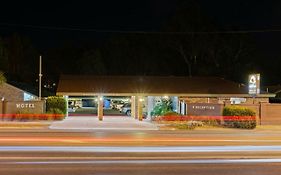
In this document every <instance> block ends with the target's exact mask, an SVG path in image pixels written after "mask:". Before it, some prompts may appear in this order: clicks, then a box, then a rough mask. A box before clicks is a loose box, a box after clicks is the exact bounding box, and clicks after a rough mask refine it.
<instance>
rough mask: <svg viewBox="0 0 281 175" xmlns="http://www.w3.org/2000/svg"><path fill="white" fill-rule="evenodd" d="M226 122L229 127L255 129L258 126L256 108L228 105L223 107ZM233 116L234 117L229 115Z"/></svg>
mask: <svg viewBox="0 0 281 175" xmlns="http://www.w3.org/2000/svg"><path fill="white" fill-rule="evenodd" d="M223 116H227V117H224V124H225V126H227V127H232V128H243V129H254V128H255V127H256V126H257V122H256V117H255V116H256V113H255V111H254V110H252V109H249V108H246V107H242V106H235V105H233V106H226V107H224V109H223ZM229 116H232V117H229Z"/></svg>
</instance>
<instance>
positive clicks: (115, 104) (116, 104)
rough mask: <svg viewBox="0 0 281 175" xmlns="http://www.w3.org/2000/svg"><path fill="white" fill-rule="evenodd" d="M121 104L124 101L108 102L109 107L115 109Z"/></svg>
mask: <svg viewBox="0 0 281 175" xmlns="http://www.w3.org/2000/svg"><path fill="white" fill-rule="evenodd" d="M123 105H124V101H122V100H112V101H111V104H110V106H111V109H117V110H119V111H120V109H121V107H122V106H123Z"/></svg>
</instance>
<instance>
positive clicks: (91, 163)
mask: <svg viewBox="0 0 281 175" xmlns="http://www.w3.org/2000/svg"><path fill="white" fill-rule="evenodd" d="M280 134H281V132H280V131H278V132H275V131H274V132H271V131H261V132H253V131H246V130H245V131H241V130H237V132H231V131H223V130H222V131H196V132H181V131H95V132H63V131H43V130H42V131H32V130H30V131H27V130H24V131H19V130H8V131H4V130H2V131H1V132H0V175H6V174H7V175H8V174H9V175H14V174H19V175H22V174H28V175H33V174H40V175H45V174H46V175H49V174H52V175H56V174H60V175H63V174H67V175H72V174H75V175H76V174H77V175H78V174H79V175H81V174H82V175H83V174H87V175H88V174H122V175H126V174H130V175H132V174H144V175H147V174H161V175H165V174H196V175H197V174H199V175H200V174H208V175H209V174H216V175H220V174H223V175H232V174H233V175H234V174H239V175H243V174H245V175H246V174H247V175H251V174H255V175H259V174H266V175H267V174H269V175H270V174H276V175H277V174H280V172H281V166H280V165H281V137H280Z"/></svg>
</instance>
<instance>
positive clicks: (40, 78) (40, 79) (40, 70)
mask: <svg viewBox="0 0 281 175" xmlns="http://www.w3.org/2000/svg"><path fill="white" fill-rule="evenodd" d="M42 76H43V75H42V56H41V55H40V57H39V100H41V93H42V92H41V86H42V85H41V81H42Z"/></svg>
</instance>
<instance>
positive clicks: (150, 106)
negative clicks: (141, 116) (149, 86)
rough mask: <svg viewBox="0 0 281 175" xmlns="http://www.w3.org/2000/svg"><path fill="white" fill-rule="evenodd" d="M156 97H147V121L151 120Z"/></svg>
mask: <svg viewBox="0 0 281 175" xmlns="http://www.w3.org/2000/svg"><path fill="white" fill-rule="evenodd" d="M154 104H155V102H154V97H153V96H148V97H147V119H148V120H151V119H152V118H151V112H152V110H153V108H154Z"/></svg>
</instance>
